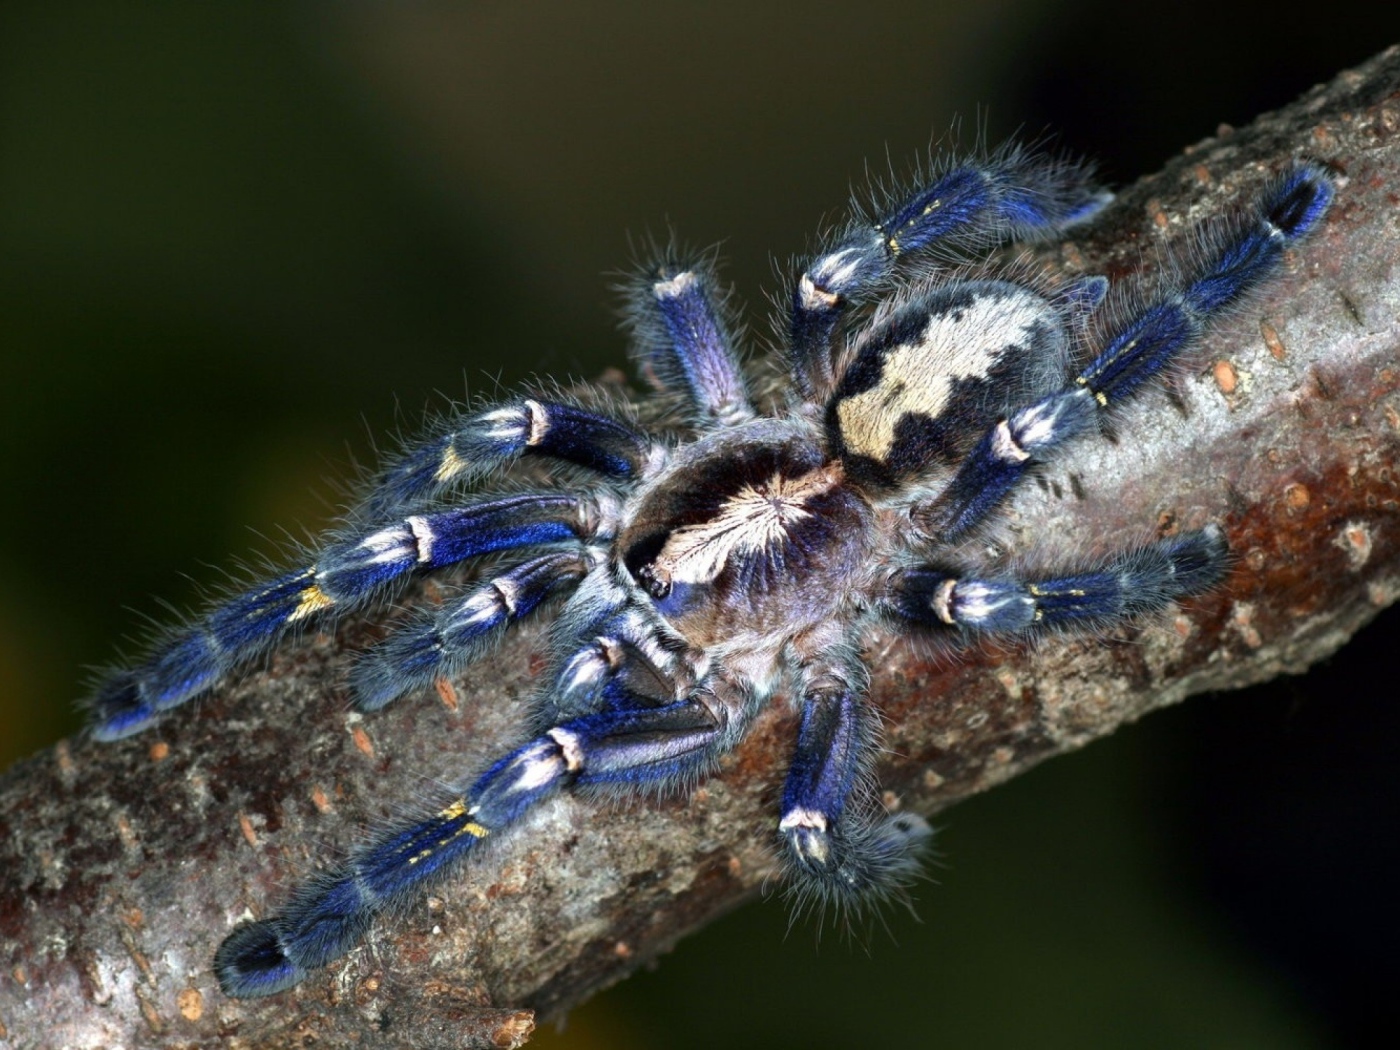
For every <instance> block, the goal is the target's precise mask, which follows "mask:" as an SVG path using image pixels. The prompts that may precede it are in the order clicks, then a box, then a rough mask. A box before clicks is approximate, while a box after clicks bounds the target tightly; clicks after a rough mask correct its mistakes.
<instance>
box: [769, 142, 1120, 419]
mask: <svg viewBox="0 0 1400 1050" xmlns="http://www.w3.org/2000/svg"><path fill="white" fill-rule="evenodd" d="M1111 199H1112V195H1111V194H1109V193H1107V192H1105V191H1104V190H1101V189H1099V188H1097V187H1095V186H1094V185H1093V184H1092V182H1091V181H1090V172H1089V170H1088V169H1087V168H1086V167H1084V166H1083V165H1078V164H1071V163H1066V162H1064V161H1061V160H1057V159H1055V158H1053V157H1047V156H1043V155H1038V154H1035V153H1033V152H1030V151H1026V150H1021V149H1015V148H1011V149H1007V150H1002V151H1000V152H998V153H997V154H994V155H993V156H991V157H988V158H987V159H986V160H985V161H983V162H981V163H970V164H966V165H962V166H959V167H954V168H951V169H949V170H947V171H945V172H943V173H942V174H941V175H939V176H938V177H937V178H935V179H933V180H932V181H930V182H928V183H927V184H925V185H924V186H922V187H920V188H919V189H918V190H916V191H915V192H914V193H912V194H910V195H909V196H908V197H906V198H904V199H903V200H901V201H900V202H899V203H898V204H897V205H895V206H894V207H893V208H892V209H891V210H889V211H888V212H886V213H885V214H883V215H882V216H881V217H879V218H878V219H876V220H875V221H874V222H873V223H871V222H868V221H864V222H861V221H858V222H856V223H853V224H852V225H851V226H850V227H848V228H847V230H846V231H845V233H844V234H843V235H842V236H841V237H840V238H839V239H838V240H837V241H836V242H835V244H834V245H833V246H832V247H830V248H828V249H826V250H824V251H822V253H821V254H820V255H818V256H817V257H816V258H815V259H813V260H812V261H811V262H810V263H808V265H807V267H806V269H805V270H804V271H803V273H802V275H801V276H800V277H799V278H798V279H797V283H796V285H795V286H794V288H793V294H792V303H791V306H790V312H789V320H788V354H789V360H790V364H791V368H792V372H793V374H794V376H795V377H796V379H797V382H798V385H799V387H800V388H801V390H802V393H803V394H804V395H805V396H806V397H807V398H808V399H810V400H815V401H825V400H826V398H827V397H828V396H829V395H830V394H831V392H832V390H833V389H834V388H835V385H836V383H837V382H838V380H839V379H840V376H839V375H838V374H837V370H838V368H839V367H840V364H839V362H838V361H837V356H838V355H837V354H836V349H837V348H836V346H835V339H836V332H837V329H838V327H839V325H840V323H841V321H842V319H843V317H844V316H845V313H846V310H847V309H848V307H850V306H851V305H853V304H855V303H859V302H861V301H862V300H863V299H865V298H866V297H868V296H869V295H871V294H872V293H873V292H876V291H878V290H879V289H881V288H883V287H885V286H886V285H887V284H888V282H889V280H890V278H891V277H892V276H893V274H894V273H895V270H896V268H897V267H898V266H899V265H900V263H901V262H902V261H903V260H906V259H910V258H919V257H927V256H931V255H933V254H934V253H935V252H936V251H938V250H940V249H944V250H947V249H958V248H965V247H983V246H988V245H991V244H995V243H997V242H999V241H1003V240H1007V239H1017V240H1031V239H1037V238H1048V237H1054V236H1056V235H1058V234H1059V233H1060V232H1061V231H1063V230H1064V229H1066V228H1067V227H1069V226H1071V225H1073V224H1075V223H1078V222H1082V221H1084V220H1086V219H1089V218H1091V217H1092V216H1094V215H1095V214H1097V213H1098V212H1099V211H1100V210H1101V209H1102V208H1103V207H1104V206H1105V205H1106V204H1107V203H1108V202H1109V201H1110V200H1111Z"/></svg>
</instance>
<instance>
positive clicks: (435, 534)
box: [92, 493, 611, 740]
mask: <svg viewBox="0 0 1400 1050" xmlns="http://www.w3.org/2000/svg"><path fill="white" fill-rule="evenodd" d="M610 519H611V513H610V512H609V511H607V510H605V509H604V508H602V507H601V506H600V505H598V504H594V503H592V502H590V501H585V500H580V499H576V498H574V497H571V496H562V495H557V494H552V493H551V494H539V493H536V494H522V495H518V496H511V497H508V498H506V499H500V500H492V501H490V502H484V503H478V504H474V505H469V506H465V507H457V508H453V509H451V510H446V511H441V512H439V513H436V514H423V515H415V516H412V517H408V518H405V519H403V520H402V521H398V522H394V523H393V524H390V525H387V526H382V527H380V528H376V529H373V530H372V531H368V532H366V533H362V534H360V535H357V536H352V537H351V538H348V539H343V540H339V541H337V542H334V543H331V544H330V545H329V546H327V547H326V548H325V549H324V550H322V551H321V552H320V554H319V555H318V556H317V558H316V562H315V564H313V565H311V566H310V567H308V568H304V569H298V570H296V571H293V572H289V573H285V574H283V575H281V576H278V577H276V578H274V579H272V580H269V581H266V582H264V583H262V584H259V585H258V586H257V587H255V588H253V589H252V590H249V591H246V592H244V593H243V594H240V595H237V596H236V597H234V598H231V599H229V600H228V601H226V602H224V603H223V604H222V605H220V606H218V607H217V608H215V609H214V610H213V611H211V612H210V613H209V614H208V615H207V616H206V617H205V618H204V619H203V620H202V621H200V622H199V623H197V624H195V625H194V626H192V627H189V628H186V629H185V630H184V631H182V632H180V633H178V634H176V635H175V636H174V637H173V638H171V639H170V640H169V641H167V642H166V643H165V644H164V645H163V646H161V647H160V648H159V649H157V650H156V651H155V653H154V654H153V655H152V656H151V657H150V658H149V659H148V660H147V661H146V662H145V663H144V664H142V665H141V666H140V667H137V668H135V669H133V670H126V671H120V672H117V673H116V674H114V675H112V676H111V677H109V678H108V679H107V680H106V681H104V682H103V683H102V684H101V685H100V686H99V687H98V690H97V694H96V696H95V698H94V700H93V705H92V706H93V710H94V724H93V728H92V733H93V735H94V736H95V737H96V738H97V739H99V740H116V739H119V738H120V737H124V736H127V735H129V734H131V733H135V732H138V731H140V730H141V729H144V728H145V727H146V726H147V725H149V724H150V723H151V722H152V721H153V720H154V718H155V717H156V715H157V714H158V713H159V712H161V711H164V710H167V709H168V708H171V707H175V706H176V705H178V704H182V703H184V702H185V701H186V700H189V699H190V698H192V697H194V696H197V695H198V694H200V693H202V692H204V691H205V690H206V689H208V688H210V687H211V686H213V685H214V684H215V683H216V682H217V681H219V679H221V678H222V677H223V676H224V675H226V674H228V673H229V672H230V671H231V670H233V669H234V668H236V667H238V666H240V665H242V664H245V663H247V662H248V661H249V660H251V659H253V658H254V657H256V656H257V655H259V654H260V653H263V652H265V651H266V650H267V649H268V648H270V647H271V646H272V645H274V644H276V642H277V641H278V640H279V639H281V638H282V637H283V636H284V635H285V634H286V633H288V631H290V630H294V629H296V628H299V627H301V626H303V625H305V624H307V623H310V622H313V621H315V620H322V619H325V618H327V617H333V616H335V615H338V614H340V613H343V612H346V611H348V610H351V609H354V608H356V607H357V606H360V605H363V604H364V603H365V602H367V601H369V600H370V599H372V598H375V597H377V596H379V595H381V594H383V593H385V592H386V591H388V590H389V589H390V588H391V587H394V586H402V585H403V584H404V583H405V582H406V581H407V579H408V578H409V576H410V574H411V573H413V572H414V571H415V570H419V569H436V568H441V567H443V566H447V565H453V564H455V563H457V562H459V561H463V560H465V559H467V558H475V557H478V556H480V555H483V554H490V553H491V552H493V551H500V550H507V549H510V548H514V547H528V546H533V545H536V544H543V543H556V542H560V541H566V540H578V539H582V540H589V539H592V538H593V537H594V536H595V535H596V534H597V533H598V531H599V530H600V529H603V528H607V527H608V522H610Z"/></svg>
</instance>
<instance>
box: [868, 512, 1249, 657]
mask: <svg viewBox="0 0 1400 1050" xmlns="http://www.w3.org/2000/svg"><path fill="white" fill-rule="evenodd" d="M1228 561H1229V552H1228V550H1227V549H1226V547H1225V539H1224V537H1223V536H1222V535H1221V532H1220V530H1219V529H1218V528H1216V527H1215V526H1208V527H1207V528H1205V529H1201V530H1200V531H1197V532H1186V533H1182V534H1181V535H1180V536H1174V537H1171V538H1170V539H1165V540H1160V541H1158V542H1157V543H1154V544H1151V545H1149V546H1146V547H1142V548H1140V549H1137V550H1132V551H1127V552H1124V553H1120V554H1118V555H1116V556H1115V557H1113V558H1111V559H1109V560H1108V561H1106V562H1104V563H1103V564H1101V565H1099V566H1097V567H1094V568H1092V569H1089V570H1088V571H1085V572H1079V573H1074V574H1072V575H1068V576H1059V577H1051V578H1048V579H1040V580H1019V579H1015V578H1013V577H1009V576H1007V577H993V578H986V579H974V578H968V577H962V576H959V575H958V574H957V573H956V572H955V571H952V570H950V569H947V568H945V567H941V566H936V565H919V566H915V567H912V568H909V569H905V570H903V571H902V572H900V573H898V574H896V576H895V577H894V579H893V580H892V582H891V585H890V590H889V593H888V596H887V601H886V609H887V611H889V612H891V613H893V614H894V615H895V616H896V617H897V618H899V619H902V620H904V621H906V622H911V623H917V624H923V625H925V626H929V627H935V628H941V629H944V630H947V629H949V628H952V629H955V630H957V631H959V632H960V633H961V634H963V635H964V636H966V637H974V636H976V635H979V634H1026V633H1030V632H1035V631H1041V630H1047V629H1055V628H1067V627H1097V628H1103V627H1109V626H1112V625H1114V624H1118V623H1122V622H1124V621H1126V620H1130V619H1132V618H1134V617H1137V616H1142V615H1145V614H1149V613H1153V612H1157V611H1158V610H1161V609H1164V608H1166V607H1167V606H1168V605H1169V604H1171V603H1172V602H1174V601H1176V600H1177V599H1179V598H1185V597H1188V596H1190V595H1193V594H1199V593H1201V592H1202V591H1204V590H1207V589H1209V588H1210V587H1211V586H1213V585H1214V584H1215V583H1217V582H1219V580H1220V578H1221V576H1222V575H1223V574H1224V572H1225V568H1226V566H1227V564H1228Z"/></svg>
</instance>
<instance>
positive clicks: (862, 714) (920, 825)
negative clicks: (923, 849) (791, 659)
mask: <svg viewBox="0 0 1400 1050" xmlns="http://www.w3.org/2000/svg"><path fill="white" fill-rule="evenodd" d="M846 677H847V676H846V675H824V676H822V677H820V678H818V679H817V680H816V681H813V682H809V684H808V685H807V687H806V689H805V690H804V692H803V697H802V722H801V726H800V728H799V729H798V734H797V746H796V749H795V750H794V752H793V756H792V764H791V765H790V766H789V767H788V774H787V780H786V782H785V783H784V785H783V798H782V814H781V817H780V818H779V821H778V833H779V835H780V836H781V838H782V843H783V852H784V857H785V861H786V868H787V875H788V881H789V884H790V885H791V887H792V893H793V894H794V896H796V897H798V898H799V899H810V900H812V901H815V902H818V903H828V902H834V903H838V904H841V905H851V904H855V903H858V902H860V901H861V900H862V899H864V900H869V899H878V898H880V897H885V896H889V895H891V894H897V893H899V892H900V891H901V890H902V889H903V888H904V887H905V886H906V885H907V884H908V882H909V881H910V879H911V878H912V877H913V876H914V875H915V874H916V873H917V871H918V860H917V853H918V847H919V846H920V845H921V844H922V843H923V841H924V840H925V839H927V837H928V836H929V835H930V834H931V831H930V829H929V827H928V824H927V823H925V822H924V820H923V819H922V818H920V817H918V816H914V815H911V814H898V815H891V816H886V817H883V818H879V817H876V818H872V811H873V810H875V809H876V808H877V807H878V802H877V801H875V800H874V799H872V798H870V797H868V796H870V795H872V794H873V792H872V791H871V789H870V781H869V777H870V767H871V765H872V762H873V757H874V754H875V751H876V746H877V740H878V735H879V734H878V728H879V727H878V723H877V720H876V716H875V714H874V712H873V711H871V710H870V708H869V706H868V705H867V704H866V703H865V701H864V698H863V696H862V695H861V693H860V692H859V691H858V690H857V689H855V688H853V687H852V686H851V685H850V684H849V683H848V682H847V681H846ZM862 795H864V796H866V797H858V796H862Z"/></svg>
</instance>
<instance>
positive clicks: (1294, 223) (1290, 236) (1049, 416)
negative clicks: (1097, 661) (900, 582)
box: [914, 164, 1333, 541]
mask: <svg viewBox="0 0 1400 1050" xmlns="http://www.w3.org/2000/svg"><path fill="white" fill-rule="evenodd" d="M1332 195H1333V187H1332V183H1331V181H1330V180H1329V179H1328V177H1327V175H1326V174H1325V173H1324V172H1323V171H1322V169H1321V168H1318V167H1316V166H1314V165H1309V164H1304V165H1299V166H1298V167H1296V168H1294V169H1293V170H1291V171H1290V172H1289V173H1288V174H1286V175H1285V176H1284V177H1283V178H1281V179H1279V180H1277V181H1276V182H1275V183H1274V184H1273V185H1271V186H1270V187H1269V188H1268V190H1266V191H1265V192H1264V193H1263V194H1262V195H1261V196H1260V197H1259V199H1258V200H1257V201H1256V202H1255V203H1254V205H1253V207H1252V208H1251V212H1252V214H1251V216H1250V219H1249V223H1248V225H1247V226H1246V227H1245V228H1244V229H1243V230H1241V231H1239V232H1238V233H1237V234H1236V235H1235V236H1234V237H1233V238H1232V239H1231V240H1230V241H1229V242H1228V243H1227V244H1226V245H1225V246H1224V247H1223V248H1222V249H1221V250H1219V251H1217V252H1216V253H1215V255H1214V257H1213V258H1212V259H1211V260H1210V262H1209V264H1208V265H1207V266H1206V267H1205V268H1204V271H1203V272H1201V273H1200V274H1199V275H1198V276H1196V277H1195V278H1194V279H1192V280H1190V281H1187V282H1184V283H1182V284H1181V285H1180V286H1179V287H1177V288H1175V289H1174V290H1172V291H1171V292H1170V293H1169V294H1167V295H1165V296H1163V297H1161V298H1160V299H1158V300H1157V301H1156V302H1155V303H1153V304H1152V305H1150V306H1148V307H1147V308H1146V309H1145V310H1143V311H1142V312H1141V313H1139V314H1138V316H1136V317H1135V318H1133V319H1132V320H1131V321H1129V322H1128V323H1127V324H1126V325H1124V326H1123V328H1122V329H1121V330H1120V331H1119V332H1118V333H1117V334H1116V335H1114V336H1113V337H1112V338H1111V339H1109V341H1108V344H1107V345H1106V346H1105V347H1104V349H1103V351H1102V352H1101V353H1100V354H1099V355H1098V356H1097V357H1096V358H1095V359H1094V360H1093V361H1092V362H1091V363H1090V364H1089V366H1088V367H1087V368H1085V369H1084V370H1083V371H1082V372H1080V373H1079V375H1078V376H1076V377H1075V379H1074V383H1073V385H1072V386H1070V387H1068V388H1067V389H1065V390H1062V391H1060V392H1058V393H1054V394H1051V395H1049V396H1048V397H1044V398H1042V399H1040V400H1039V401H1036V402H1035V403H1033V404H1030V405H1027V406H1025V407H1024V408H1021V409H1019V410H1018V411H1016V412H1014V413H1012V414H1011V415H1010V416H1009V417H1008V418H1006V419H1003V420H1002V421H1001V422H999V423H997V424H996V426H994V427H992V429H991V430H990V431H988V432H987V434H986V435H985V436H984V437H983V438H982V440H981V442H980V443H979V444H978V445H977V447H976V448H975V449H974V450H973V451H972V453H971V454H970V455H969V456H968V457H967V458H966V459H965V460H964V461H963V463H962V466H961V467H960V468H959V470H958V473H957V475H956V476H955V477H954V478H953V480H952V482H951V483H950V484H949V485H948V487H947V489H945V490H944V491H943V492H942V493H941V494H940V495H939V496H938V497H937V498H936V500H934V501H933V502H932V503H930V504H929V505H927V506H924V507H921V508H916V510H915V512H914V513H915V520H916V522H917V523H918V524H919V526H920V527H921V528H922V529H923V530H924V531H926V532H927V533H929V534H930V535H937V536H938V537H939V538H940V539H942V540H945V541H947V540H954V539H957V538H959V537H962V536H965V535H966V534H967V533H968V532H969V531H970V530H972V529H973V528H975V527H976V526H977V525H978V524H979V523H980V522H982V521H983V520H984V519H986V517H987V516H988V515H989V514H990V513H991V512H992V511H993V510H995V509H996V508H997V507H998V506H999V505H1000V504H1001V502H1002V501H1003V500H1004V499H1005V498H1006V497H1007V496H1008V495H1009V494H1010V493H1011V491H1012V490H1013V489H1014V488H1015V486H1016V485H1017V483H1018V482H1020V480H1021V479H1022V478H1023V477H1025V476H1026V474H1027V473H1028V472H1030V471H1031V470H1032V469H1034V467H1035V466H1036V464H1038V463H1041V462H1043V461H1044V460H1045V459H1046V458H1047V457H1048V456H1049V455H1050V454H1051V453H1052V452H1053V451H1054V450H1056V449H1058V448H1059V447H1060V446H1061V445H1063V444H1064V443H1065V442H1067V441H1069V440H1070V439H1071V438H1073V437H1075V436H1077V435H1079V434H1082V433H1085V432H1086V431H1089V430H1093V429H1095V428H1096V427H1097V426H1098V425H1099V421H1100V417H1101V415H1102V414H1103V413H1104V412H1107V411H1111V410H1112V409H1113V408H1115V407H1116V406H1117V405H1118V404H1120V403H1121V402H1123V401H1124V400H1126V399H1127V398H1128V397H1130V396H1131V395H1132V394H1133V393H1134V392H1135V391H1137V390H1138V389H1139V388H1140V387H1141V386H1142V385H1143V384H1144V383H1146V382H1148V381H1149V380H1151V379H1154V378H1155V377H1157V376H1158V375H1160V374H1161V372H1162V370H1163V369H1165V368H1166V367H1167V366H1168V365H1170V364H1171V363H1172V362H1173V361H1176V360H1178V359H1179V358H1180V355H1181V354H1182V352H1183V351H1185V350H1187V349H1189V348H1190V347H1191V346H1192V345H1193V344H1194V343H1195V341H1196V340H1197V339H1198V338H1199V337H1200V335H1201V333H1202V332H1203V331H1204V330H1205V327H1206V325H1208V324H1209V323H1210V322H1211V321H1213V320H1214V319H1215V315H1217V314H1219V313H1220V312H1221V311H1223V310H1226V309H1228V308H1229V307H1231V306H1233V305H1235V304H1237V303H1238V302H1239V301H1240V300H1241V298H1243V297H1244V296H1245V295H1246V294H1247V293H1248V292H1249V291H1251V290H1252V289H1254V288H1255V287H1257V286H1258V285H1259V284H1260V283H1261V282H1262V281H1263V280H1264V279H1265V278H1267V277H1269V276H1270V275H1271V274H1272V273H1273V272H1274V271H1275V270H1276V269H1277V268H1278V266H1279V264H1280V263H1281V261H1282V259H1283V253H1284V250H1285V249H1286V248H1287V247H1288V246H1289V245H1290V244H1291V243H1293V242H1295V241H1297V240H1299V239H1300V238H1302V237H1304V236H1306V235H1307V234H1308V233H1309V232H1310V231H1311V230H1313V229H1314V228H1315V227H1316V226H1317V223H1318V221H1319V220H1320V219H1321V218H1322V215H1323V214H1324V213H1325V212H1326V211H1327V207H1328V205H1329V204H1330V203H1331V201H1332Z"/></svg>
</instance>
